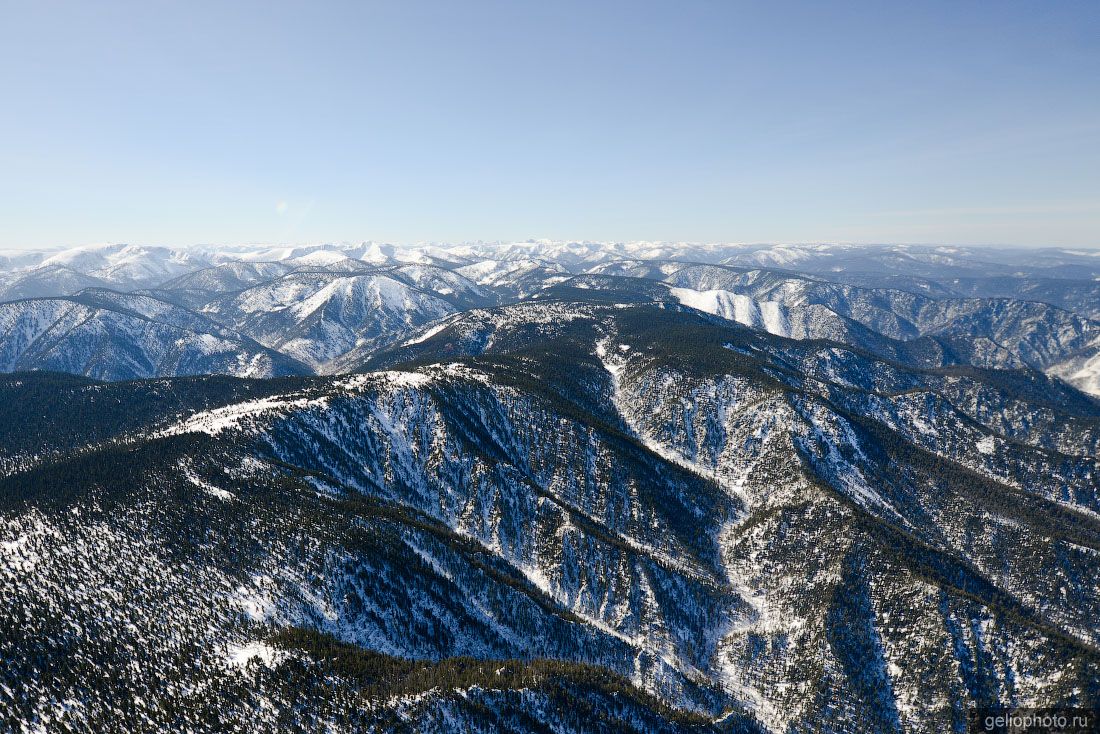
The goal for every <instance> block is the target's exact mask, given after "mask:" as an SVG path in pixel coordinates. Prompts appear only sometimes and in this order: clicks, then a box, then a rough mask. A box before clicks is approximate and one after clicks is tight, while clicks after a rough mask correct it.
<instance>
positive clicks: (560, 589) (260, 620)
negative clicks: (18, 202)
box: [0, 242, 1100, 734]
mask: <svg viewBox="0 0 1100 734" xmlns="http://www.w3.org/2000/svg"><path fill="white" fill-rule="evenodd" d="M0 265H2V266H3V268H4V271H3V272H2V274H0V289H2V290H0V298H3V299H6V300H5V301H4V302H2V303H0V370H2V371H3V372H5V373H6V374H3V375H0V402H2V404H3V405H5V406H7V408H6V410H5V411H4V414H3V416H2V418H0V437H2V440H0V590H2V592H3V598H4V599H5V604H3V605H0V730H11V731H50V732H52V731H80V732H85V731H89V732H90V731H187V732H222V731H265V732H266V731H270V732H283V731H300V732H316V731H330V732H336V731H340V732H344V731H347V732H358V731H417V732H419V731H439V732H449V731H476V732H495V731H506V732H531V731H552V732H593V731H596V732H604V731H606V732H612V731H636V732H651V731H652V732H689V731H715V732H718V731H722V732H753V733H758V734H763V733H766V732H769V733H770V732H775V733H779V732H783V733H785V734H786V733H790V734H795V733H801V732H930V733H931V732H945V731H956V732H965V731H967V726H968V723H967V722H968V711H969V710H970V709H972V708H974V707H976V706H985V707H1020V706H1032V707H1049V706H1075V707H1085V708H1100V626H1098V625H1097V621H1096V620H1097V619H1100V587H1098V585H1097V583H1096V579H1097V578H1098V576H1100V467H1098V466H1097V455H1098V453H1100V398H1098V397H1097V395H1098V394H1100V302H1098V299H1097V297H1096V296H1097V285H1096V284H1097V283H1100V252H1098V253H1093V252H1091V251H1069V250H1049V249H1048V250H1025V249H996V248H961V247H936V246H893V245H891V246H885V245H884V246H881V247H864V248H857V247H854V246H842V245H789V246H786V245H785V246H767V245H695V244H687V243H593V242H524V243H496V244H485V243H474V244H463V245H424V246H417V247H403V248H401V247H392V246H388V245H378V244H373V243H367V244H364V245H354V246H317V247H251V248H246V247H226V248H215V247H209V248H194V249H190V250H172V249H169V248H156V247H134V246H121V245H111V246H103V247H95V248H84V249H77V250H70V251H63V252H59V253H21V254H18V255H9V256H7V257H6V259H3V260H0Z"/></svg>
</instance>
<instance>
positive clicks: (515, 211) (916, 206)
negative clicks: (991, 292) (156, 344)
mask: <svg viewBox="0 0 1100 734" xmlns="http://www.w3.org/2000/svg"><path fill="white" fill-rule="evenodd" d="M0 3H2V5H0V17H2V19H3V20H2V22H0V95H2V96H0V99H2V100H3V101H2V105H3V106H2V108H0V111H2V114H0V141H2V142H0V171H2V172H3V173H2V175H0V222H2V224H0V247H4V248H26V247H44V246H59V245H74V244H82V243H89V242H105V241H113V242H140V243H163V244H173V245H186V244H196V243H211V242H226V243H228V242H319V241H361V240H366V239H374V240H386V241H394V242H414V241H433V240H435V241H438V240H449V241H457V240H472V239H484V240H497V239H527V238H555V239H610V240H634V239H653V240H691V241H749V242H764V241H849V242H944V243H963V244H965V243H1006V244H1043V245H1045V244H1055V245H1074V246H1100V2H1096V1H1095V0H1092V1H1090V2H1081V3H1075V2H1029V3H1013V2H980V3H978V2H973V3H972V2H959V1H958V0H956V1H954V2H944V3H933V2H917V3H894V2H869V3H846V2H837V3H832V2H830V3H820V2H806V3H783V2H759V3H755V2H754V3H742V2H732V1H725V2H692V1H690V0H684V1H682V2H654V3H650V2H638V1H635V2H610V1H608V2H601V1H593V0H589V1H586V2H549V1H547V2H539V3H535V2H519V1H515V2H479V1H477V0H471V1H470V2H417V1H415V0H405V1H401V2H396V1H395V2H387V3H374V2H367V1H360V2H346V3H345V2H321V1H315V2H305V1H303V2H278V1H275V2H273V1H271V0H268V1H266V2H249V1H247V0H234V1H233V2H224V1H223V2H201V1H195V0H192V1H190V2H159V1H157V0H143V1H142V2H133V3H128V2H127V3H123V2H110V1H108V0H104V1H102V2H86V1H84V0H80V1H79V2H58V1H51V0H38V1H35V2H31V1H30V0H21V1H18V2H13V1H10V0H0Z"/></svg>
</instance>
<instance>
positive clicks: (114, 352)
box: [0, 290, 305, 380]
mask: <svg viewBox="0 0 1100 734" xmlns="http://www.w3.org/2000/svg"><path fill="white" fill-rule="evenodd" d="M0 333H2V334H3V340H2V341H0V369H2V370H3V371H7V372H12V371H21V370H50V371H56V372H70V373H73V374H78V375H86V376H89V377H95V378H98V379H105V380H130V379H138V378H144V377H160V376H175V375H200V374H228V375H237V376H241V377H274V376H278V375H288V374H300V373H301V372H303V371H304V369H305V368H304V367H303V366H302V365H301V364H299V363H296V362H295V361H294V360H292V359H290V358H288V357H286V356H285V355H283V354H280V353H278V352H273V351H271V350H268V349H265V348H264V347H263V346H261V345H260V344H258V343H256V342H255V341H253V340H252V339H250V338H248V337H246V336H244V335H242V334H239V333H237V332H234V331H232V330H230V329H226V328H225V327H222V326H219V325H218V324H216V323H214V322H212V321H210V320H209V319H206V318H204V317H202V316H200V315H199V314H196V313H194V312H191V311H187V310H186V309H183V308H180V307H178V306H175V305H173V304H169V303H166V302H164V301H159V300H157V299H155V298H151V297H149V296H141V295H135V294H122V293H116V292H114V291H105V290H85V291H81V292H80V293H78V294H77V295H75V296H70V297H68V298H35V299H27V300H21V301H12V302H9V303H0Z"/></svg>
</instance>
